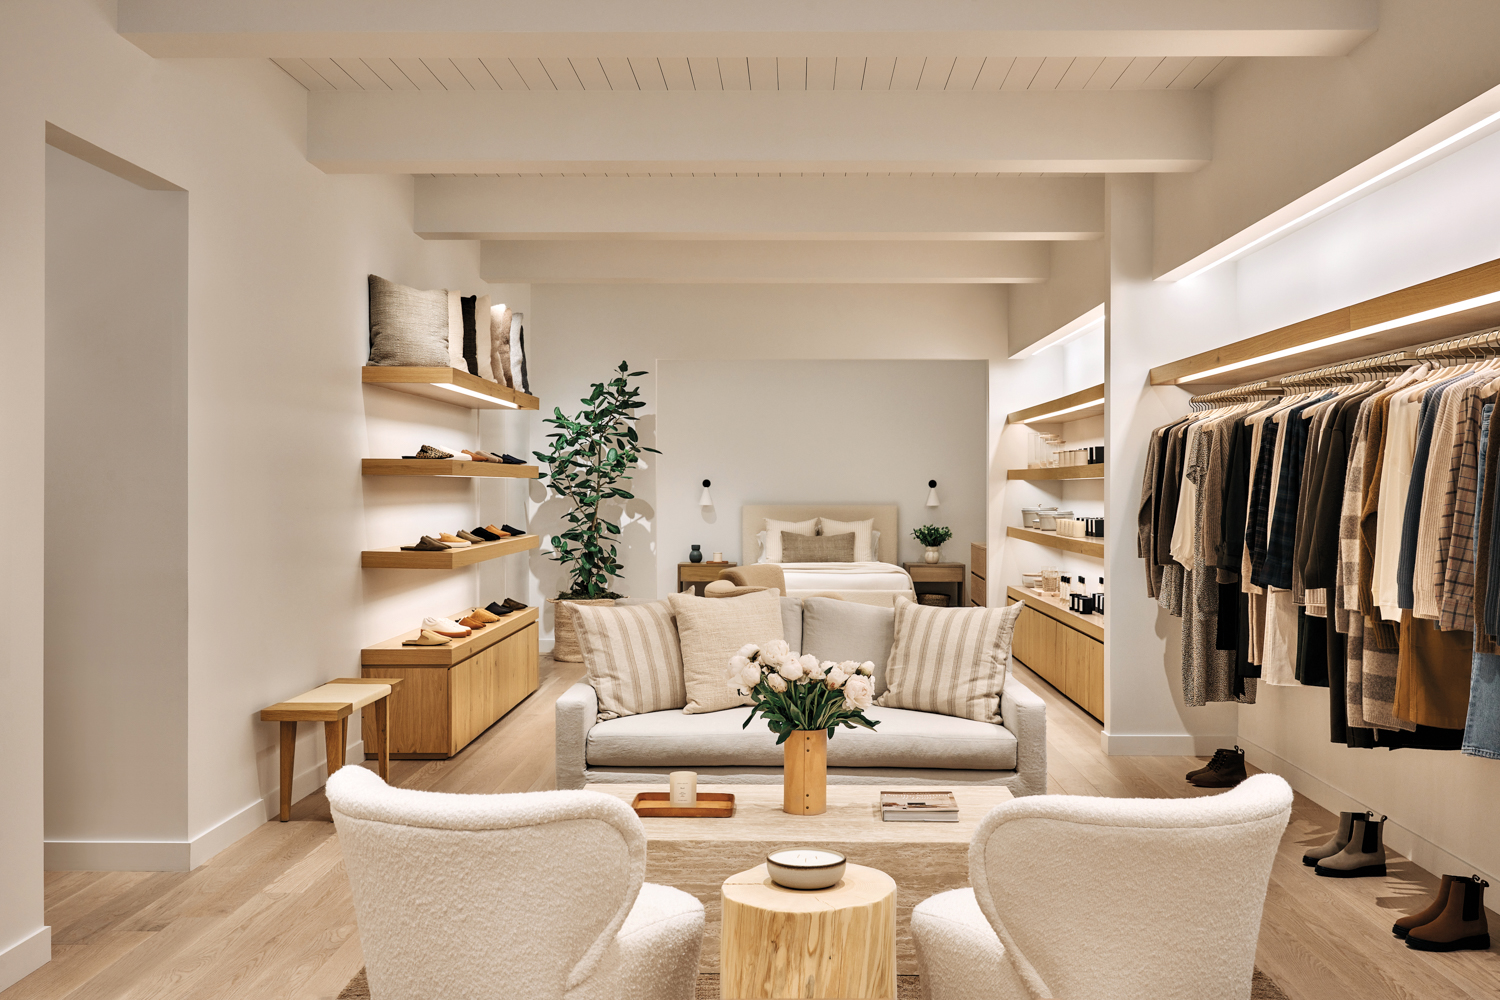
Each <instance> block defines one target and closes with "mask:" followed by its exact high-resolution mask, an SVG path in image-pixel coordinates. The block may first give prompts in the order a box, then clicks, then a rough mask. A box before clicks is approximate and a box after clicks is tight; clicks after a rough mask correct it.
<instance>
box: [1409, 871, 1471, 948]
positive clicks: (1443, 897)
mask: <svg viewBox="0 0 1500 1000" xmlns="http://www.w3.org/2000/svg"><path fill="white" fill-rule="evenodd" d="M1462 877H1463V876H1461V875H1444V876H1443V881H1442V884H1441V885H1439V886H1438V891H1437V896H1436V897H1434V898H1433V900H1432V902H1430V903H1428V904H1427V905H1426V906H1425V907H1423V908H1422V909H1421V910H1419V911H1418V912H1416V913H1413V914H1410V915H1408V916H1405V917H1402V918H1401V919H1400V920H1397V921H1396V924H1395V926H1394V927H1392V928H1391V933H1392V934H1394V935H1396V936H1397V937H1398V938H1404V937H1406V935H1407V934H1409V933H1411V929H1412V928H1413V927H1421V926H1422V925H1423V924H1430V923H1432V922H1433V921H1434V920H1436V919H1437V918H1438V915H1439V914H1441V913H1442V912H1443V910H1444V909H1445V908H1447V906H1448V890H1449V889H1451V888H1452V887H1453V882H1454V880H1456V879H1460V878H1462Z"/></svg>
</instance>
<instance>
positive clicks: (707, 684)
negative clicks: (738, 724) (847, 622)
mask: <svg viewBox="0 0 1500 1000" xmlns="http://www.w3.org/2000/svg"><path fill="white" fill-rule="evenodd" d="M667 600H668V601H670V602H671V605H672V611H673V613H674V614H676V616H677V637H678V640H679V641H680V642H681V644H682V674H683V680H684V681H685V683H686V686H687V707H685V708H684V709H683V712H684V713H686V714H687V715H697V714H699V713H702V712H721V711H723V710H724V709H726V708H735V707H737V706H740V705H748V704H750V696H749V695H748V694H746V695H739V694H735V693H734V692H732V691H730V690H729V685H728V684H727V683H726V677H727V668H728V666H729V658H730V657H731V656H733V655H734V654H735V653H738V652H739V651H740V647H741V646H744V645H745V644H746V643H751V642H753V643H755V644H756V645H763V644H765V643H767V642H770V641H771V640H773V639H784V638H786V633H785V629H784V626H783V625H782V619H781V597H780V595H778V594H777V593H776V592H775V591H771V590H767V591H762V592H760V593H757V594H746V595H745V596H743V597H724V598H712V597H699V596H698V595H697V594H672V595H671V596H670V597H668V598H667Z"/></svg>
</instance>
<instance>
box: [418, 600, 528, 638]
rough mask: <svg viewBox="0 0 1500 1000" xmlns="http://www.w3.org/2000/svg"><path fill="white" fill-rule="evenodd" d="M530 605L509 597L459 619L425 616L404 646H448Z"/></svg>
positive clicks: (472, 611) (474, 610)
mask: <svg viewBox="0 0 1500 1000" xmlns="http://www.w3.org/2000/svg"><path fill="white" fill-rule="evenodd" d="M527 607H528V605H525V604H522V603H521V602H520V601H517V600H515V599H514V598H510V597H507V598H506V599H505V600H504V601H503V602H500V603H496V602H494V601H491V602H490V603H489V604H487V605H486V606H485V607H482V608H474V609H472V610H470V611H469V613H468V614H466V615H464V616H463V617H462V618H460V619H459V620H458V621H454V620H453V619H451V618H424V619H422V627H421V628H420V629H418V630H417V635H416V637H415V638H412V639H403V640H402V641H401V645H403V646H446V645H447V644H448V643H450V642H452V641H453V640H454V639H467V638H468V637H469V636H471V635H473V634H474V632H475V631H476V630H478V629H482V628H487V627H488V626H490V625H493V624H495V622H498V621H500V620H501V619H503V618H505V617H507V616H509V615H513V614H515V613H516V612H517V611H525V610H526V608H527Z"/></svg>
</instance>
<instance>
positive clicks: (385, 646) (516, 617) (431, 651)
mask: <svg viewBox="0 0 1500 1000" xmlns="http://www.w3.org/2000/svg"><path fill="white" fill-rule="evenodd" d="M467 613H468V611H467V609H466V610H464V611H462V612H459V613H458V614H456V615H452V616H450V617H451V618H452V619H453V621H458V619H459V618H461V617H463V615H465V614H467ZM536 620H537V609H536V608H527V609H526V610H525V611H517V612H516V613H515V614H513V615H506V616H505V617H504V618H502V619H500V620H499V621H497V622H492V623H491V624H489V625H486V626H485V627H484V628H482V629H477V630H475V632H474V634H473V635H471V636H469V637H468V638H467V639H454V640H453V641H452V642H450V643H448V645H446V646H403V645H401V642H402V640H403V639H415V638H416V637H417V635H418V633H419V632H421V629H412V630H411V631H410V632H405V633H402V634H401V635H398V636H396V637H395V638H394V639H386V640H385V641H384V642H377V643H375V644H374V645H373V646H366V647H365V648H364V649H362V650H360V652H359V662H360V664H361V665H362V666H366V667H451V666H453V665H454V664H455V663H459V662H460V661H463V660H467V659H468V658H469V657H471V656H473V655H474V654H475V653H477V652H479V651H480V650H481V649H487V648H488V647H490V646H493V645H494V644H495V643H497V642H499V641H500V640H501V639H504V638H505V637H506V636H508V635H514V634H515V633H517V632H519V631H521V629H523V628H525V627H526V626H527V625H531V624H534V623H535V622H536Z"/></svg>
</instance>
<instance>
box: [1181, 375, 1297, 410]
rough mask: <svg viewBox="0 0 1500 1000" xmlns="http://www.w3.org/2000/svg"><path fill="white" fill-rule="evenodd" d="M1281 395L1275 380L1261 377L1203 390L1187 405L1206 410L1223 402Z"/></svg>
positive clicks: (1237, 401)
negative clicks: (1254, 380) (1232, 385)
mask: <svg viewBox="0 0 1500 1000" xmlns="http://www.w3.org/2000/svg"><path fill="white" fill-rule="evenodd" d="M1281 395H1282V389H1281V386H1280V385H1278V384H1277V383H1276V382H1275V380H1272V379H1262V380H1261V381H1259V382H1249V383H1247V384H1245V385H1237V386H1235V387H1234V388H1232V389H1220V390H1218V391H1217V392H1205V393H1203V394H1202V395H1201V396H1194V397H1193V398H1192V399H1191V400H1189V401H1188V405H1189V406H1190V407H1191V408H1192V409H1194V410H1206V409H1210V408H1212V407H1215V406H1222V405H1223V404H1225V403H1248V402H1249V401H1250V400H1252V399H1275V398H1277V397H1279V396H1281Z"/></svg>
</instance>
